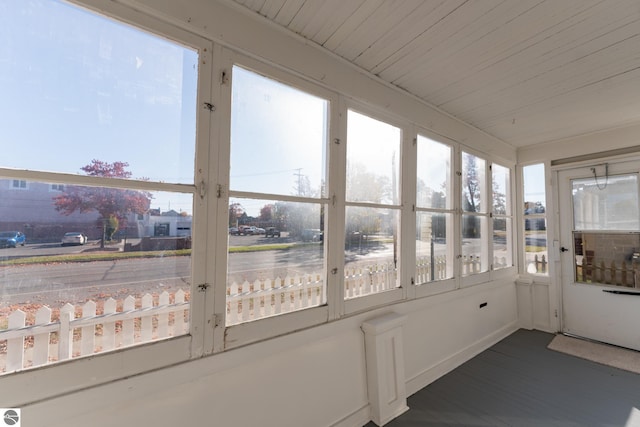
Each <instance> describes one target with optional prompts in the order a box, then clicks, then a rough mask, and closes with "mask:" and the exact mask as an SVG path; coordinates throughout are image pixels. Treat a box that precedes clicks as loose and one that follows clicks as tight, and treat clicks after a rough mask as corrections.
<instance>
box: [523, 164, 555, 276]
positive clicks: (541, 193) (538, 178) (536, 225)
mask: <svg viewBox="0 0 640 427" xmlns="http://www.w3.org/2000/svg"><path fill="white" fill-rule="evenodd" d="M522 176H523V183H524V227H523V228H524V230H523V231H524V252H525V268H526V272H527V273H530V274H544V275H548V274H549V270H548V268H547V262H548V253H547V218H546V191H545V184H544V183H545V171H544V164H542V163H538V164H534V165H528V166H524V167H523V168H522Z"/></svg>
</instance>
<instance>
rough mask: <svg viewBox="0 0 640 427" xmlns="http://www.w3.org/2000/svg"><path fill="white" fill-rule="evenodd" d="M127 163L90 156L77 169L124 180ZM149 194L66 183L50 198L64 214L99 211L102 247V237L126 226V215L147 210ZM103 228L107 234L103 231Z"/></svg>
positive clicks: (88, 173) (94, 174)
mask: <svg viewBox="0 0 640 427" xmlns="http://www.w3.org/2000/svg"><path fill="white" fill-rule="evenodd" d="M128 166H129V164H128V163H126V162H113V163H108V162H103V161H100V160H95V159H94V160H92V161H91V163H90V164H88V165H86V166H84V167H82V168H80V169H81V170H82V171H84V172H85V173H86V174H87V175H89V176H99V177H105V178H125V179H126V178H130V177H131V172H129V171H128V170H127V169H126V168H127V167H128ZM152 197H153V196H152V195H151V193H149V192H147V191H140V190H125V189H120V188H107V187H85V186H79V185H66V186H65V187H64V192H63V193H62V194H60V195H58V196H56V197H54V198H53V201H54V204H55V208H56V210H57V211H58V212H61V213H62V214H64V215H71V214H72V213H74V212H76V211H78V212H80V213H87V212H91V211H97V212H98V214H100V218H99V220H98V222H99V225H100V227H102V229H103V236H102V237H103V238H102V242H101V246H102V245H104V240H105V237H109V238H112V237H113V234H115V232H116V231H118V229H120V228H126V226H127V215H129V214H132V213H135V214H143V213H145V212H147V211H148V210H149V206H150V205H151V199H152ZM107 230H109V231H110V234H107Z"/></svg>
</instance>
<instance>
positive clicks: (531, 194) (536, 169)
mask: <svg viewBox="0 0 640 427" xmlns="http://www.w3.org/2000/svg"><path fill="white" fill-rule="evenodd" d="M522 175H523V178H524V214H525V215H530V214H544V213H545V210H546V208H545V207H546V202H545V199H546V196H545V187H544V183H545V178H544V164H543V163H538V164H535V165H530V166H525V167H523V168H522Z"/></svg>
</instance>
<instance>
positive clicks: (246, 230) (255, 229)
mask: <svg viewBox="0 0 640 427" xmlns="http://www.w3.org/2000/svg"><path fill="white" fill-rule="evenodd" d="M243 233H244V234H246V235H248V236H253V235H257V234H264V228H260V227H256V226H255V225H251V226H249V227H245V228H244V229H243Z"/></svg>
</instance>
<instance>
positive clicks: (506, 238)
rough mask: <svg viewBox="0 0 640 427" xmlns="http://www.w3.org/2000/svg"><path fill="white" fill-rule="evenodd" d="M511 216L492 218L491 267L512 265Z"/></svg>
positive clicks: (497, 267) (498, 267)
mask: <svg viewBox="0 0 640 427" xmlns="http://www.w3.org/2000/svg"><path fill="white" fill-rule="evenodd" d="M511 240H512V239H511V218H493V269H494V270H498V269H501V268H507V267H512V266H513V246H512V242H511Z"/></svg>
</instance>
